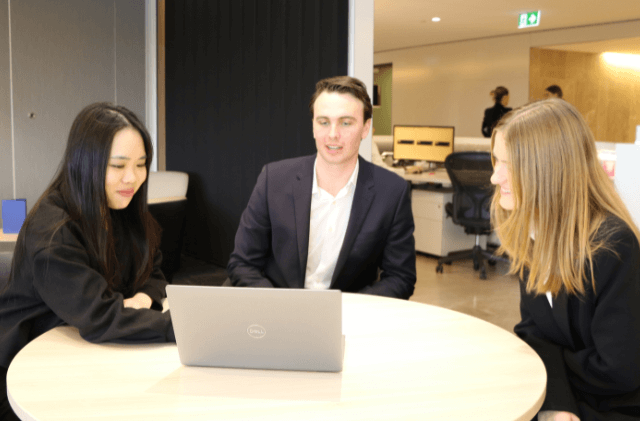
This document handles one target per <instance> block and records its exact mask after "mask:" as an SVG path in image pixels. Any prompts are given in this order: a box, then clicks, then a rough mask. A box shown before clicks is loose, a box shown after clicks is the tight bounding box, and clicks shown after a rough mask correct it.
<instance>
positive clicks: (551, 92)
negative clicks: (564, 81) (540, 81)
mask: <svg viewBox="0 0 640 421" xmlns="http://www.w3.org/2000/svg"><path fill="white" fill-rule="evenodd" d="M544 98H545V99H549V98H560V99H562V89H561V88H560V87H559V86H558V85H551V86H549V87H547V89H545V90H544Z"/></svg>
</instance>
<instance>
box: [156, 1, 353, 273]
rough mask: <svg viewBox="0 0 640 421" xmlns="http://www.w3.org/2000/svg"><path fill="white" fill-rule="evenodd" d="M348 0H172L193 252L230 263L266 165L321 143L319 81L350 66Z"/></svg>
mask: <svg viewBox="0 0 640 421" xmlns="http://www.w3.org/2000/svg"><path fill="white" fill-rule="evenodd" d="M348 15H349V5H348V0H322V1H319V0H216V1H213V0H200V1H176V0H173V1H171V0H168V1H167V2H166V106H167V110H166V111H167V113H166V115H167V117H166V133H167V141H166V153H167V161H166V162H167V170H172V171H185V172H187V173H189V176H190V177H189V191H188V193H187V196H188V198H189V207H188V211H187V226H186V237H185V252H186V253H188V254H191V255H194V256H196V257H198V258H200V259H202V260H206V261H209V262H212V263H216V264H218V265H221V266H226V264H227V261H228V259H229V255H230V254H231V252H232V251H233V242H234V237H235V232H236V229H237V227H238V223H239V221H240V216H241V214H242V211H243V210H244V208H245V206H246V204H247V202H248V200H249V196H250V195H251V191H252V190H253V186H254V185H255V182H256V179H257V177H258V174H259V173H260V171H261V169H262V167H263V166H264V165H265V164H266V163H268V162H271V161H276V160H280V159H285V158H290V157H295V156H301V155H308V154H312V153H315V151H316V149H315V143H314V140H313V134H312V129H311V116H310V114H309V108H308V104H309V99H310V97H311V94H312V93H313V91H314V88H315V83H316V82H317V81H318V80H320V79H322V78H324V77H328V76H335V75H344V74H346V73H347V61H348V59H347V54H348Z"/></svg>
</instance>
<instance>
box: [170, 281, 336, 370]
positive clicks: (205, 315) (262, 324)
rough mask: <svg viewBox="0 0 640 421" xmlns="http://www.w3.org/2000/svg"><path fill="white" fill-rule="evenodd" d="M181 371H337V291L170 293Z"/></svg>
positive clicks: (208, 289)
mask: <svg viewBox="0 0 640 421" xmlns="http://www.w3.org/2000/svg"><path fill="white" fill-rule="evenodd" d="M167 297H168V300H169V308H170V310H171V319H172V321H173V329H174V331H175V334H176V342H177V344H178V353H179V354H180V361H181V362H182V364H184V365H195V366H206V367H234V368H256V369H281V370H303V371H334V372H335V371H341V370H342V361H343V357H344V336H343V335H342V293H341V292H340V291H338V290H321V291H318V290H306V289H283V288H236V287H213V286H195V285H168V286H167Z"/></svg>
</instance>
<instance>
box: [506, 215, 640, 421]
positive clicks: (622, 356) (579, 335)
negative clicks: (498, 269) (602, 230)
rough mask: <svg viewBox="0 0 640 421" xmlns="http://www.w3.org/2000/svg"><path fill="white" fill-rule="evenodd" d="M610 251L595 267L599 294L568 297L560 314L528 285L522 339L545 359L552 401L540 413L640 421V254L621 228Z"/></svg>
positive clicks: (556, 302) (558, 304) (588, 420)
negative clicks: (531, 290)
mask: <svg viewBox="0 0 640 421" xmlns="http://www.w3.org/2000/svg"><path fill="white" fill-rule="evenodd" d="M612 221H615V220H612V219H611V220H609V221H608V224H607V225H608V226H609V227H611V224H616V226H618V230H617V232H616V233H615V234H613V235H612V236H611V237H610V241H609V245H610V247H611V248H612V250H610V251H605V250H603V251H599V252H598V253H597V254H596V256H595V258H594V262H593V268H594V275H595V283H596V291H595V292H594V291H593V288H592V287H591V286H590V285H589V287H588V288H587V291H586V294H585V296H584V297H578V296H568V295H567V294H566V293H564V292H561V293H560V294H559V295H558V297H557V298H554V299H553V308H552V307H551V306H550V304H549V301H548V299H547V297H546V296H545V295H538V296H534V295H533V294H528V293H526V291H525V288H524V283H523V282H521V283H520V284H521V304H520V311H521V314H522V321H521V322H520V323H518V324H517V325H516V327H515V332H516V334H517V335H518V336H519V337H520V338H522V339H523V340H524V341H525V342H527V343H528V344H529V345H530V346H531V347H532V348H533V349H534V350H535V351H536V352H537V353H538V355H540V358H542V360H543V362H544V364H545V367H546V370H547V376H548V380H547V394H546V398H545V401H544V404H543V405H542V408H541V411H544V410H555V411H567V412H573V413H574V414H576V415H578V416H579V417H580V420H581V421H595V420H620V421H622V420H629V421H630V420H638V419H640V247H639V245H638V241H637V239H636V237H635V235H634V234H633V232H632V231H631V230H630V229H629V228H628V227H627V226H625V225H622V226H621V224H622V223H621V222H619V221H618V222H612Z"/></svg>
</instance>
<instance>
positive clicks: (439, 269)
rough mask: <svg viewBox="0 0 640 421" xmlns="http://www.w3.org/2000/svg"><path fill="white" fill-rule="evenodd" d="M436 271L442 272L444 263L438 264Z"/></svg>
mask: <svg viewBox="0 0 640 421" xmlns="http://www.w3.org/2000/svg"><path fill="white" fill-rule="evenodd" d="M436 273H442V263H440V264H438V266H436Z"/></svg>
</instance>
